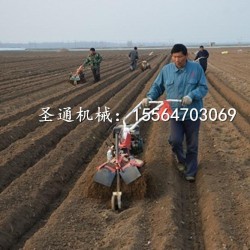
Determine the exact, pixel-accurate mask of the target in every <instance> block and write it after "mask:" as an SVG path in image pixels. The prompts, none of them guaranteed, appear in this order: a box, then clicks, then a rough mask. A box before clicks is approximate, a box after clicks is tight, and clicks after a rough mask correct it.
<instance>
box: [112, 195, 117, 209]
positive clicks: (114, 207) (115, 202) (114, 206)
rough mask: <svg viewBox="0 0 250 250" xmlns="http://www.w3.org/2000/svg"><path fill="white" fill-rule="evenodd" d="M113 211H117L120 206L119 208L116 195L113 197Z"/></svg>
mask: <svg viewBox="0 0 250 250" xmlns="http://www.w3.org/2000/svg"><path fill="white" fill-rule="evenodd" d="M111 209H112V210H113V211H115V210H117V209H118V206H117V199H116V196H115V195H112V197H111Z"/></svg>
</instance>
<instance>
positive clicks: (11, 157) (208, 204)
mask: <svg viewBox="0 0 250 250" xmlns="http://www.w3.org/2000/svg"><path fill="white" fill-rule="evenodd" d="M223 50H225V49H210V50H209V52H210V58H209V65H208V70H207V79H208V85H209V94H208V95H207V96H206V97H205V99H204V105H205V108H206V109H207V110H211V109H215V110H217V111H218V113H219V112H220V111H221V110H222V109H223V108H225V111H228V110H229V109H230V108H234V109H236V111H237V114H236V116H235V118H234V119H233V121H230V120H229V118H230V117H228V118H227V119H226V121H219V120H218V119H217V120H215V121H212V120H211V119H208V120H207V121H204V122H202V124H201V132H200V151H199V172H198V175H197V179H196V182H195V183H189V182H186V181H185V180H184V179H183V177H182V176H181V175H180V174H179V173H178V171H177V170H176V166H175V162H174V160H173V159H172V155H171V149H170V147H169V145H168V134H169V123H168V122H162V121H159V122H153V121H150V122H143V123H141V124H140V130H141V134H142V137H143V139H144V152H143V153H142V154H140V155H139V156H138V157H139V158H140V159H142V160H144V161H145V165H144V166H143V167H142V169H141V172H142V177H140V178H139V179H138V180H136V181H135V182H133V183H132V184H130V185H125V184H122V192H123V195H122V206H123V209H122V211H120V212H114V211H112V210H111V209H110V198H111V195H112V191H114V190H115V185H113V186H112V187H111V188H107V187H105V186H101V185H99V184H97V183H94V182H93V175H94V174H95V172H96V167H97V166H98V165H100V164H101V163H103V162H104V161H105V160H106V152H107V144H110V142H111V141H113V139H112V128H113V126H115V125H116V124H117V123H118V124H120V123H121V119H122V117H123V116H124V115H126V114H127V113H128V111H129V110H131V109H132V108H133V107H134V106H135V105H136V104H137V103H139V102H140V101H141V100H142V98H144V96H145V95H146V93H147V91H148V90H149V88H150V86H151V84H152V83H153V81H154V79H155V78H156V76H157V74H158V72H159V70H160V69H161V68H162V66H163V65H165V64H166V63H168V62H169V61H170V56H169V51H167V50H155V51H154V54H153V55H151V56H149V53H150V51H149V50H141V51H140V60H144V59H146V60H148V61H149V62H150V64H151V67H152V69H150V70H146V71H144V72H141V71H140V70H139V69H137V70H136V71H134V72H130V71H129V61H128V58H127V54H128V52H127V51H100V53H101V54H102V55H103V57H104V61H103V63H102V65H101V78H102V80H101V81H100V82H98V83H93V77H92V74H91V71H90V70H89V69H87V70H86V79H87V82H86V83H84V84H81V85H78V86H73V85H71V84H70V83H68V82H67V79H68V77H69V73H70V72H71V71H74V70H75V69H76V67H77V66H78V65H80V64H81V62H82V59H83V58H84V57H85V56H86V55H87V52H67V51H64V52H63V51H61V52H1V53H0V65H1V67H0V72H1V74H0V119H1V121H0V125H1V127H0V129H1V134H0V150H1V151H0V191H1V193H0V248H1V249H42V250H43V249H58V250H61V249H211V250H214V249H243V250H247V249H250V229H249V225H250V195H249V190H250V171H249V169H250V154H249V152H250V146H249V139H250V125H249V122H250V117H249V110H250V104H249V99H250V80H249V79H250V49H249V48H231V49H226V50H228V52H229V53H228V54H221V52H222V51H223ZM190 57H191V58H193V55H192V54H191V56H190ZM46 108H48V113H50V114H51V115H54V116H50V117H48V119H51V120H52V121H46V122H45V121H42V120H43V119H44V117H43V115H42V114H43V109H46ZM67 108H69V109H68V110H70V112H68V113H66V109H67ZM98 108H100V109H99V111H100V110H101V111H103V114H104V111H105V108H106V109H107V110H108V111H109V112H110V116H109V117H105V116H102V117H101V119H100V120H99V121H98V116H97V112H98ZM81 109H82V111H88V112H89V113H88V115H89V117H91V116H92V117H93V120H87V119H85V120H84V121H82V122H80V120H79V111H80V110H81ZM86 113H87V112H85V114H86ZM116 113H119V116H117V115H116ZM214 113H215V111H213V112H211V114H214ZM65 114H67V115H68V116H64V115H65ZM70 114H71V115H72V116H71V117H70ZM62 118H63V119H62ZM105 118H106V119H105ZM117 118H119V119H120V121H119V122H117V123H116V119H117ZM212 118H213V117H212ZM69 120H71V121H69ZM111 120H112V121H111Z"/></svg>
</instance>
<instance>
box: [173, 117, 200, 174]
mask: <svg viewBox="0 0 250 250" xmlns="http://www.w3.org/2000/svg"><path fill="white" fill-rule="evenodd" d="M199 127H200V120H199V119H198V120H196V121H192V120H185V121H176V120H175V119H170V128H171V134H170V137H169V143H170V145H171V146H172V150H173V152H174V153H175V154H176V155H177V158H178V161H179V162H180V163H183V164H184V165H185V166H186V171H185V175H186V176H195V175H196V173H197V167H198V141H199V140H198V139H199ZM184 135H185V138H186V146H187V147H186V150H185V151H186V153H185V152H184V150H183V140H184Z"/></svg>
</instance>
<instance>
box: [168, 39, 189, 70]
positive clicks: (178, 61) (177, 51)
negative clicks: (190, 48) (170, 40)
mask: <svg viewBox="0 0 250 250" xmlns="http://www.w3.org/2000/svg"><path fill="white" fill-rule="evenodd" d="M171 55H172V61H173V62H174V64H175V66H176V67H177V68H183V67H184V66H185V65H186V62H187V59H188V52H187V48H186V46H185V45H183V44H179V43H178V44H175V45H174V46H173V48H172V50H171Z"/></svg>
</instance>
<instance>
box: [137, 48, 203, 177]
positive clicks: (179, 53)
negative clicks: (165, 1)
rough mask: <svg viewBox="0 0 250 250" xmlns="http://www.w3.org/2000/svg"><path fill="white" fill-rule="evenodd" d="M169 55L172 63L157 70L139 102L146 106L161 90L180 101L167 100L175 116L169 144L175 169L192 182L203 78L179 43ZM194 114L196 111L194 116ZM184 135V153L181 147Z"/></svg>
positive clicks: (195, 162) (161, 92)
mask: <svg viewBox="0 0 250 250" xmlns="http://www.w3.org/2000/svg"><path fill="white" fill-rule="evenodd" d="M171 55H172V61H173V63H169V64H167V65H165V66H164V67H163V68H162V69H161V71H160V73H159V75H158V76H157V78H156V79H155V81H154V83H153V85H152V87H151V89H150V90H149V92H148V94H147V98H144V99H143V100H142V104H143V105H144V106H148V102H149V101H150V100H153V101H154V100H157V99H158V98H159V97H160V96H161V95H162V94H163V93H164V91H166V97H167V98H166V99H180V100H182V101H181V103H177V102H172V103H170V104H171V108H172V110H173V111H174V113H175V117H176V116H178V118H170V129H171V133H170V137H169V143H170V145H171V146H172V151H173V153H174V154H175V156H176V158H177V160H178V164H177V166H178V169H179V170H180V171H181V172H183V173H184V175H185V178H186V180H188V181H195V176H196V173H197V166H198V135H199V127H200V119H199V117H200V116H201V109H202V108H203V101H202V98H203V97H204V96H205V95H206V94H207V92H208V88H207V83H206V77H205V74H204V71H203V69H202V67H201V66H200V65H199V64H198V63H195V62H192V61H189V60H188V52H187V48H186V47H185V46H184V45H183V44H175V45H174V46H173V48H172V50H171ZM194 111H195V112H194ZM194 114H197V117H195V115H194ZM195 118H197V119H195ZM184 135H185V137H186V153H184V150H183V140H184Z"/></svg>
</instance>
